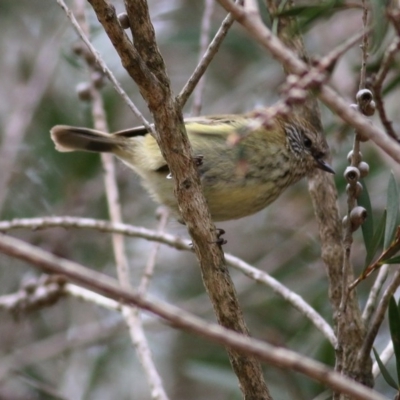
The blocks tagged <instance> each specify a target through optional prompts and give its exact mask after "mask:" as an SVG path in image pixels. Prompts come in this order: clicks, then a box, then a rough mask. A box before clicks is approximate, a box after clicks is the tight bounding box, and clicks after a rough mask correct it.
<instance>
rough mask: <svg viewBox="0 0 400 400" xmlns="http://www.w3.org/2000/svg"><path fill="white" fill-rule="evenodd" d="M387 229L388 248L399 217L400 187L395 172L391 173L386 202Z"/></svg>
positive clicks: (385, 246) (386, 246) (386, 242)
mask: <svg viewBox="0 0 400 400" xmlns="http://www.w3.org/2000/svg"><path fill="white" fill-rule="evenodd" d="M386 210H387V216H386V229H385V240H384V241H383V248H384V249H385V250H386V249H387V248H388V247H389V246H390V243H391V242H392V240H393V236H394V232H395V230H396V227H397V221H398V217H399V188H398V186H397V182H396V179H395V178H394V175H393V172H392V173H391V174H390V178H389V184H388V190H387V203H386Z"/></svg>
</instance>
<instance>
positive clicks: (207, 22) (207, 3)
mask: <svg viewBox="0 0 400 400" xmlns="http://www.w3.org/2000/svg"><path fill="white" fill-rule="evenodd" d="M213 11H214V0H204V13H203V18H202V20H201V31H200V56H199V63H200V62H201V60H202V58H203V54H204V53H205V52H206V50H207V47H208V44H209V41H210V28H211V17H212V14H213ZM205 82H206V80H205V75H203V76H202V78H201V79H200V80H199V83H198V84H197V86H196V89H195V90H194V99H193V104H192V115H200V112H201V107H202V98H203V91H204V85H205Z"/></svg>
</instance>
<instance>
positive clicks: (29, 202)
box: [0, 0, 400, 400]
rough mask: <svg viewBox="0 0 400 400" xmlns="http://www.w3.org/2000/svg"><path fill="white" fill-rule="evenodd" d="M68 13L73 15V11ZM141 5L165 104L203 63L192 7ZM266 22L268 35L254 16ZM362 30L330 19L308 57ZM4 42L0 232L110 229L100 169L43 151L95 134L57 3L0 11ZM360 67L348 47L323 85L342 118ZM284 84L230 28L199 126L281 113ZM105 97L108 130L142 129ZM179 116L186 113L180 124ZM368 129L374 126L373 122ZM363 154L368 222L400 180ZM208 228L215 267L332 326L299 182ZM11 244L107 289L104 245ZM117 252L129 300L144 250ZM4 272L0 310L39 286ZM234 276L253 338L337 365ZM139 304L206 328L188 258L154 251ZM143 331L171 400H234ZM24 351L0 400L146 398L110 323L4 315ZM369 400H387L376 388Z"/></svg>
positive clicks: (373, 153)
mask: <svg viewBox="0 0 400 400" xmlns="http://www.w3.org/2000/svg"><path fill="white" fill-rule="evenodd" d="M113 3H114V4H115V5H116V8H117V10H118V11H119V12H122V11H123V2H122V1H120V0H115V1H113ZM303 3H305V2H303ZM315 3H316V2H310V1H309V2H307V4H315ZM353 3H357V2H353ZM68 4H69V5H70V6H71V7H72V6H73V4H72V2H69V3H68ZM149 6H150V11H151V15H152V16H153V23H154V26H155V29H156V33H157V38H158V44H159V47H160V50H161V52H162V54H163V56H164V59H165V62H166V64H167V68H168V72H169V74H170V78H171V82H172V87H173V89H174V92H175V93H176V94H177V93H179V91H180V90H181V88H182V87H183V85H184V84H185V83H186V81H187V79H188V78H189V77H190V75H191V73H192V71H193V69H194V68H195V66H196V64H197V61H198V58H199V40H200V39H199V36H200V29H201V17H202V13H203V9H204V4H203V2H201V1H199V2H193V1H189V0H170V1H162V0H150V1H149ZM224 16H225V12H224V11H223V10H222V9H221V7H220V6H219V5H217V4H216V5H215V10H214V13H213V17H212V21H211V22H212V33H213V34H214V33H215V32H216V30H217V29H218V27H219V26H220V24H221V21H222V19H223V18H224ZM88 18H89V21H90V24H91V29H92V42H93V44H94V46H95V47H96V48H97V49H98V50H99V52H100V53H101V55H102V56H103V58H104V59H105V61H106V63H107V64H108V66H109V67H110V68H111V70H112V71H113V72H114V74H115V75H116V76H117V78H118V79H119V81H120V82H121V84H122V86H123V87H124V89H125V90H126V91H127V93H128V94H129V96H130V97H131V99H132V100H133V101H134V102H135V103H136V104H137V105H138V107H139V108H140V109H141V111H142V112H143V113H144V114H145V116H146V117H148V118H149V113H148V111H147V109H146V106H145V104H144V102H143V101H142V100H141V98H140V94H139V92H138V90H137V88H136V87H135V84H134V83H133V82H132V81H131V79H130V78H129V77H128V75H127V74H126V73H125V71H124V69H123V67H122V66H121V64H120V61H119V58H118V56H117V54H116V52H115V50H114V49H113V47H112V45H111V43H110V42H109V40H108V37H107V36H106V35H105V33H104V32H103V31H102V30H101V28H100V27H99V24H98V22H97V20H96V18H95V16H94V15H93V13H92V12H91V11H90V10H89V9H88ZM265 18H266V21H267V23H269V18H268V15H267V14H266V13H265ZM361 27H362V19H361V10H360V9H359V8H357V7H354V8H353V7H346V8H342V9H341V8H337V9H333V10H332V12H330V13H328V14H327V13H325V14H323V15H321V17H320V18H316V19H315V20H314V21H313V22H312V23H309V24H307V26H306V28H305V33H304V39H305V43H306V47H307V49H308V51H309V53H310V55H311V56H320V55H325V54H327V53H328V52H329V51H330V50H331V49H333V48H334V47H335V46H337V45H338V44H340V43H342V42H343V41H344V40H345V39H347V38H348V37H350V36H351V35H353V34H354V33H356V32H358V31H359V30H360V29H361ZM392 36H393V34H392V33H391V32H387V33H384V34H383V36H382V38H381V39H380V40H381V42H380V43H381V46H375V47H374V49H373V51H371V57H370V62H369V64H370V72H371V73H373V72H374V68H375V70H376V65H379V61H380V60H381V57H382V53H383V50H384V49H385V47H386V46H385V43H387V42H388V39H389V38H390V37H392ZM0 37H1V39H0V54H1V55H2V56H1V57H0V71H1V78H2V79H1V84H0V99H1V101H0V135H1V148H0V166H1V167H2V168H1V174H0V207H1V219H3V220H9V219H13V218H28V217H44V216H58V215H60V216H62V215H70V216H77V217H88V218H97V219H108V212H107V204H106V199H105V194H104V185H103V179H102V169H101V164H100V159H99V157H98V156H97V155H95V154H79V153H69V154H61V153H58V152H56V151H55V150H54V146H53V143H52V142H51V140H50V136H49V130H50V128H51V127H52V126H53V125H55V124H69V125H78V126H79V125H80V126H91V125H92V121H91V110H90V104H89V103H87V102H84V101H80V100H78V97H77V94H76V89H75V88H76V87H77V85H79V84H80V83H81V82H85V81H86V80H87V79H88V75H87V71H86V67H85V65H84V63H83V62H82V60H81V59H80V58H78V57H77V56H76V55H75V54H74V52H73V50H72V48H73V46H74V45H75V44H76V43H77V41H78V39H77V36H76V34H75V32H74V31H73V29H72V27H71V26H70V24H69V22H68V20H67V18H66V16H65V14H64V12H63V11H62V9H61V8H60V7H59V6H58V5H57V3H56V1H55V0H40V1H39V0H19V1H14V0H2V1H1V2H0ZM360 57H361V52H360V50H359V47H358V46H354V48H353V49H351V50H350V51H348V52H347V53H346V55H345V56H344V57H342V58H341V60H340V62H339V63H338V64H337V66H336V68H335V70H334V72H333V75H332V78H331V84H332V86H333V87H334V88H335V89H336V90H337V91H338V92H339V93H340V94H341V95H342V96H344V97H345V98H346V99H347V100H348V102H349V104H350V103H353V102H354V101H355V99H354V96H355V93H356V92H357V90H358V84H359V71H360ZM399 76H400V75H399V70H398V64H397V63H395V64H394V65H393V66H392V72H391V74H390V79H389V81H390V85H389V84H388V85H387V86H388V88H387V91H386V92H385V96H386V97H385V100H386V107H387V111H388V114H389V118H391V119H392V120H393V123H394V128H395V129H397V131H398V128H399V124H400V113H399V112H398V101H397V99H398V95H399V90H400V89H399V87H398V81H399V79H398V77H399ZM283 82H284V74H283V72H282V70H281V67H280V65H279V64H278V63H277V62H275V61H274V60H273V59H272V58H271V56H270V55H269V54H267V53H266V52H265V51H264V50H263V49H261V48H260V46H258V45H257V44H256V43H255V42H254V41H253V40H252V39H251V38H250V37H249V36H247V35H246V33H245V32H244V31H243V30H242V29H241V28H240V27H239V26H233V27H232V29H231V30H230V32H229V33H228V36H227V38H226V40H225V41H224V43H223V44H222V46H221V49H220V51H219V52H218V54H217V55H216V56H215V58H214V61H213V63H212V64H211V66H210V68H209V70H208V72H207V74H206V82H205V90H204V95H203V107H202V111H201V113H202V114H217V113H241V112H246V111H249V110H251V109H253V108H255V107H262V106H266V105H271V104H273V103H274V102H275V101H276V100H277V99H278V98H279V87H280V85H281V84H282V83H283ZM102 94H103V96H104V101H105V105H106V112H107V118H108V123H109V125H110V129H111V130H120V129H124V128H128V127H131V126H135V125H138V124H139V121H137V120H136V119H135V117H134V116H133V115H132V113H131V112H130V111H129V110H128V108H127V106H126V105H125V104H124V103H123V101H122V100H121V99H120V97H119V96H118V95H117V94H116V92H115V91H114V89H113V88H112V87H111V85H106V86H105V87H104V89H103V90H102ZM190 113H191V102H190V101H189V102H188V104H187V106H186V109H185V115H187V116H189V115H190ZM322 115H323V122H324V126H325V128H326V134H327V138H328V141H329V144H330V147H331V150H332V155H333V167H334V169H335V170H336V172H337V174H336V178H335V179H336V183H337V188H338V191H339V194H340V198H339V204H340V209H341V212H342V215H344V214H345V213H346V198H345V194H344V189H345V182H344V179H343V171H344V169H345V167H346V165H347V160H346V157H347V153H348V152H349V151H350V149H351V146H352V141H353V131H352V129H350V128H348V127H347V126H345V125H343V123H342V122H341V121H340V120H339V119H338V117H336V116H335V115H333V114H332V113H331V112H330V111H329V110H327V109H326V108H325V107H323V106H322ZM374 122H375V123H376V124H377V125H379V120H378V118H377V117H374ZM362 152H363V155H364V160H366V161H367V162H368V163H369V164H370V175H369V176H368V177H367V178H366V180H365V182H366V185H367V187H368V190H369V193H370V196H371V201H372V207H373V210H374V213H376V214H377V215H380V214H381V213H382V210H383V209H384V207H385V204H386V188H387V184H388V180H389V175H390V171H391V170H393V172H394V174H395V177H396V179H397V180H398V179H399V177H400V169H399V166H398V165H395V163H394V162H393V161H392V160H391V159H390V158H389V157H388V156H386V155H385V154H383V153H382V152H381V151H380V150H379V149H377V148H376V147H375V146H374V145H373V143H369V142H368V143H364V144H363V145H362ZM118 184H119V188H120V196H121V203H122V209H123V216H124V220H125V222H126V223H130V224H133V225H137V226H144V227H147V228H149V229H155V228H156V227H157V223H158V222H157V218H156V210H157V207H158V205H157V204H155V203H153V202H152V201H150V200H149V197H148V195H147V193H146V192H145V191H144V190H143V189H142V187H141V185H140V181H139V179H138V178H137V177H136V176H135V175H134V174H133V173H132V172H131V171H129V170H128V169H127V168H126V167H125V166H123V165H122V164H121V163H119V162H118ZM218 227H219V228H223V229H225V230H226V234H225V236H224V237H225V238H226V239H227V241H228V243H227V245H226V246H224V250H225V251H226V252H228V253H232V254H234V255H236V256H238V257H241V258H243V259H244V260H245V261H246V262H248V263H250V264H252V265H254V266H255V267H257V268H259V269H261V270H263V271H266V272H268V273H270V274H271V275H273V276H274V277H275V278H276V279H278V280H279V281H280V282H282V283H283V284H284V285H286V286H287V287H289V288H290V289H292V290H294V291H295V292H296V293H298V294H299V295H301V296H303V298H304V299H305V300H306V301H307V302H309V303H310V304H311V305H312V306H313V307H314V308H315V309H316V310H317V311H318V312H319V313H321V314H322V315H323V316H324V317H325V318H326V319H327V320H328V321H329V322H332V313H331V308H330V305H329V301H328V293H327V291H328V285H327V279H326V275H325V269H324V265H323V263H322V261H321V259H320V244H319V238H318V230H317V225H316V221H315V218H314V215H313V209H312V206H311V200H310V198H309V195H308V191H307V185H306V181H305V180H303V181H301V182H299V183H298V184H296V185H295V186H293V187H292V188H290V189H289V190H287V191H286V192H285V193H284V195H283V196H281V197H280V198H279V199H278V200H277V201H276V202H275V203H274V204H273V205H271V206H270V207H268V208H267V209H266V210H264V211H262V212H260V213H258V214H256V215H254V216H251V217H247V218H245V219H242V220H238V221H232V222H228V223H219V224H218ZM167 231H168V232H171V233H174V234H176V235H180V236H184V237H187V233H186V230H185V228H184V227H183V226H181V225H179V224H178V223H177V222H176V221H175V220H170V221H169V223H168V226H167ZM10 234H12V235H15V236H16V237H19V238H22V239H24V240H26V241H28V242H29V243H32V244H34V245H37V246H39V247H41V248H44V249H46V250H48V251H51V252H52V253H55V254H57V255H59V256H62V257H65V258H67V259H71V260H74V261H77V262H79V263H82V264H84V265H86V266H88V267H90V268H93V269H95V270H98V271H101V272H103V273H107V274H109V275H111V276H115V265H114V259H113V253H112V247H111V240H110V235H109V234H104V233H100V232H95V231H86V230H78V229H70V230H67V229H62V228H53V229H45V230H18V231H17V230H16V231H13V232H11V233H10ZM126 244H127V248H128V252H129V254H128V255H129V262H130V267H131V275H132V284H133V285H135V284H137V282H138V280H139V279H140V277H141V273H142V272H143V268H144V265H145V264H146V261H147V258H148V255H149V252H150V251H151V249H152V248H153V243H151V242H148V241H145V240H142V239H135V238H127V239H126ZM364 259H365V249H364V245H363V242H362V237H361V232H357V233H356V234H355V244H354V250H353V256H352V260H353V263H354V266H355V270H356V272H357V273H358V272H361V270H362V268H363V266H364V265H363V263H364ZM0 265H1V268H0V295H6V294H11V293H13V292H15V291H17V290H18V289H19V288H20V286H21V284H23V283H24V282H26V281H28V280H30V279H32V278H34V277H38V276H39V274H38V272H37V271H36V270H34V269H33V268H32V267H31V266H29V265H27V264H25V263H22V262H19V261H17V260H14V259H10V258H7V257H5V256H2V255H0ZM231 273H232V276H233V279H234V282H235V285H236V288H237V291H238V295H239V299H240V303H241V305H242V307H243V310H244V314H245V319H246V321H247V323H248V326H249V328H250V330H251V333H252V335H253V336H255V337H257V338H260V339H263V340H266V341H268V342H272V343H274V344H277V345H280V346H284V347H287V348H290V349H293V350H296V351H298V352H300V353H302V354H306V355H308V356H310V357H313V358H316V359H318V360H319V361H321V362H324V363H327V364H330V365H332V364H333V362H334V357H333V350H332V348H331V346H330V345H329V343H328V342H327V341H326V340H325V339H324V338H323V336H322V335H321V334H320V333H319V332H318V331H316V329H315V328H314V326H313V325H311V324H310V323H309V322H308V321H307V320H306V319H305V318H304V317H303V316H302V315H300V314H299V313H298V312H297V311H296V310H294V309H293V308H292V307H291V306H290V305H289V304H288V303H286V302H285V301H284V300H282V299H281V298H280V297H278V296H277V295H275V294H274V293H273V292H272V291H271V290H270V289H269V288H268V287H265V286H263V285H260V284H256V283H255V282H254V281H252V280H250V279H248V278H247V277H245V276H243V275H242V274H241V273H239V272H237V271H235V270H232V271H231ZM371 282H372V280H367V281H366V282H363V283H362V284H361V285H360V286H359V289H358V293H359V298H360V302H361V304H363V302H365V299H366V296H367V294H368V290H369V288H370V286H371ZM149 292H150V294H151V295H153V296H155V297H157V298H159V299H162V300H166V301H168V302H169V303H173V304H176V305H178V306H180V307H182V308H185V309H186V310H188V311H190V312H193V313H195V314H197V315H199V316H201V317H203V318H205V319H207V320H210V321H214V320H215V317H214V315H213V311H212V309H211V306H210V302H209V300H208V297H207V295H206V294H205V292H204V288H203V285H202V281H201V277H200V272H199V268H198V265H197V262H196V260H195V258H194V256H193V255H192V254H188V253H184V252H179V251H177V250H174V249H171V248H168V247H167V246H161V249H160V252H159V254H158V261H157V264H156V270H155V273H154V276H153V278H152V280H151V284H150V288H149ZM143 319H144V326H145V330H146V333H147V337H148V340H149V342H150V347H151V349H152V351H153V355H154V360H155V363H156V365H157V367H158V369H159V371H160V374H161V376H162V378H163V381H164V384H165V387H166V390H167V393H168V394H169V396H170V398H171V399H177V400H181V399H189V398H190V399H193V400H197V399H206V398H207V399H215V400H219V399H221V400H227V399H232V400H233V399H240V398H241V394H240V391H239V390H238V387H237V380H236V377H235V376H234V374H233V373H232V371H231V368H230V365H229V362H228V359H227V355H226V353H225V351H224V350H223V349H222V348H221V347H219V346H217V345H215V344H212V343H209V342H207V341H205V340H203V339H201V338H198V337H196V336H192V335H189V334H185V333H182V332H180V331H177V330H174V329H172V328H171V327H169V326H166V325H163V324H161V323H160V322H159V321H158V320H156V319H155V318H154V317H152V316H150V315H147V314H144V316H143ZM387 340H388V336H387V335H386V334H384V333H383V334H382V335H381V337H380V338H379V340H378V342H377V344H376V345H377V348H378V350H379V349H381V348H382V347H383V346H384V345H385V344H386V342H387ZM380 341H381V342H380ZM21 349H23V351H24V352H25V353H26V354H27V353H29V352H32V354H36V353H34V352H35V351H37V352H38V356H37V359H36V360H33V361H31V362H29V363H26V365H23V366H21V367H20V368H18V369H17V370H14V371H11V372H10V373H9V374H8V375H7V376H6V378H5V379H3V381H2V382H1V383H0V399H14V400H16V399H52V398H63V399H99V400H101V399H110V398H117V399H134V400H144V399H149V398H150V390H149V387H148V385H147V383H146V379H145V376H144V373H143V372H142V369H141V367H140V365H139V363H138V360H137V357H136V355H135V351H134V349H133V347H132V343H131V341H130V338H129V335H128V331H127V328H126V327H125V324H124V322H123V320H122V317H121V316H120V315H119V314H118V313H116V312H113V311H108V310H105V309H103V308H100V307H98V306H94V305H92V304H88V303H84V302H82V301H79V300H77V299H74V298H65V299H62V300H60V301H58V302H57V303H56V304H54V305H53V306H51V307H45V308H43V309H39V310H35V311H32V312H31V313H27V314H25V313H24V314H22V315H17V316H16V315H12V314H10V313H7V312H5V311H0V354H1V357H2V358H3V357H6V356H10V355H12V354H13V353H14V352H15V351H16V350H21ZM389 367H390V365H389ZM264 368H265V375H266V379H267V382H269V384H270V388H271V392H272V395H273V396H274V398H276V399H277V400H286V399H298V400H303V399H304V400H308V399H312V398H313V397H314V396H316V395H317V394H318V393H320V392H321V391H322V390H323V387H321V386H320V385H318V384H316V383H315V382H313V381H311V380H308V379H306V378H304V377H303V376H300V375H297V374H294V373H287V372H285V371H281V370H278V369H274V368H270V367H268V366H264ZM45 389H46V390H45ZM377 389H378V390H380V391H382V392H383V393H386V394H388V395H390V394H391V393H392V392H390V391H389V390H388V389H387V385H386V384H383V383H382V382H381V381H380V380H378V382H377Z"/></svg>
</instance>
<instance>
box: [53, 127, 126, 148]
mask: <svg viewBox="0 0 400 400" xmlns="http://www.w3.org/2000/svg"><path fill="white" fill-rule="evenodd" d="M50 134H51V138H52V140H53V142H54V143H55V145H56V149H57V150H58V151H62V152H67V151H75V150H83V151H93V152H97V153H115V152H116V150H117V149H118V148H120V147H121V145H123V142H124V141H126V139H125V140H124V138H123V137H119V136H116V135H110V134H108V133H104V132H100V131H96V130H94V129H89V128H78V127H74V126H67V125H57V126H55V127H54V128H52V129H51V131H50Z"/></svg>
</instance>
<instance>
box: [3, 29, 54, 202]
mask: <svg viewBox="0 0 400 400" xmlns="http://www.w3.org/2000/svg"><path fill="white" fill-rule="evenodd" d="M59 34H60V32H58V33H56V34H55V35H54V36H53V37H52V38H51V39H49V40H47V41H46V42H45V43H44V44H43V46H42V47H41V49H40V50H39V52H38V54H37V56H36V59H35V61H34V63H33V66H32V72H31V74H30V76H29V79H28V81H27V82H24V83H20V84H19V85H16V87H15V88H14V92H15V97H14V99H15V100H14V104H12V106H11V110H12V113H11V115H9V116H8V117H7V119H6V120H5V121H7V122H6V124H5V125H4V128H3V133H2V140H1V148H0V170H1V171H2V173H1V174H0V209H1V208H2V207H3V204H4V201H5V199H6V196H7V193H8V190H7V185H8V183H9V181H10V179H11V176H12V174H13V173H14V171H15V163H16V161H17V156H18V152H19V151H20V149H21V143H22V141H23V140H24V137H25V135H26V134H27V129H28V127H29V126H30V124H31V121H32V118H33V116H34V113H35V111H36V110H37V108H38V106H39V105H40V103H41V101H42V99H43V96H44V94H45V91H46V89H47V87H48V85H49V84H50V82H51V79H50V77H51V75H52V74H53V72H54V71H55V67H56V65H57V57H54V47H55V42H56V41H57V40H58V37H59Z"/></svg>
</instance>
